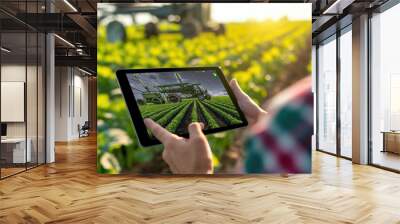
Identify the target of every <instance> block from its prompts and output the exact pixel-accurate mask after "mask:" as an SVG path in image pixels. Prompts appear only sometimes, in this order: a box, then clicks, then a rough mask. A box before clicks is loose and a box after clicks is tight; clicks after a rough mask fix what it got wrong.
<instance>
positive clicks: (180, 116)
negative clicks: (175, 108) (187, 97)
mask: <svg viewBox="0 0 400 224" xmlns="http://www.w3.org/2000/svg"><path fill="white" fill-rule="evenodd" d="M189 102H190V103H187V104H186V106H184V107H183V108H182V109H181V110H180V111H179V113H178V114H177V115H176V116H175V117H173V118H172V120H171V122H169V124H168V125H167V127H166V128H167V130H169V131H171V132H175V131H176V129H177V128H178V126H179V124H180V123H181V122H184V121H183V118H184V117H185V115H186V113H187V112H188V109H189V107H190V105H192V104H193V101H189Z"/></svg>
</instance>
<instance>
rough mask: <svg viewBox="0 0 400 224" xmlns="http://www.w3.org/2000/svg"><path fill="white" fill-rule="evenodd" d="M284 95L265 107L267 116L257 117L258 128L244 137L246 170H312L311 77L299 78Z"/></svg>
mask: <svg viewBox="0 0 400 224" xmlns="http://www.w3.org/2000/svg"><path fill="white" fill-rule="evenodd" d="M288 94H289V95H291V96H289V97H287V96H288ZM283 95H286V97H285V96H281V97H282V98H284V99H283V101H285V102H281V103H280V105H279V106H277V107H276V108H274V109H273V111H271V110H268V113H269V114H268V117H267V118H265V119H260V121H259V122H261V123H262V124H260V123H258V124H256V125H255V126H258V128H254V129H256V130H252V131H251V134H250V135H249V137H248V138H247V139H246V140H245V151H246V159H245V171H246V172H247V173H310V172H311V136H312V134H313V94H312V92H311V79H309V78H307V79H305V80H302V81H300V82H299V83H297V84H295V85H294V86H292V87H291V88H290V90H288V91H286V92H285V94H283ZM277 97H278V98H279V97H280V96H277ZM260 126H261V127H263V128H260Z"/></svg>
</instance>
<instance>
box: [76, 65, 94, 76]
mask: <svg viewBox="0 0 400 224" xmlns="http://www.w3.org/2000/svg"><path fill="white" fill-rule="evenodd" d="M78 69H79V71H81V72H83V73H85V74H87V75H90V76H91V75H92V73H90V72H88V71H86V70H83V69H81V68H79V67H78Z"/></svg>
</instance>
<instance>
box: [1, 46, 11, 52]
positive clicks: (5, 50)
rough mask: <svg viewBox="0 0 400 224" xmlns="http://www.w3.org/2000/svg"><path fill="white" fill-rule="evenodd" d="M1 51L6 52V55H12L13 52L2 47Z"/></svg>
mask: <svg viewBox="0 0 400 224" xmlns="http://www.w3.org/2000/svg"><path fill="white" fill-rule="evenodd" d="M1 50H2V51H4V52H6V53H10V52H11V50H9V49H7V48H5V47H1Z"/></svg>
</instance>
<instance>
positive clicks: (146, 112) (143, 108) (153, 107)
mask: <svg viewBox="0 0 400 224" xmlns="http://www.w3.org/2000/svg"><path fill="white" fill-rule="evenodd" d="M176 105H177V104H176V103H167V104H147V105H140V106H139V109H140V112H141V113H142V115H143V117H149V116H151V114H155V113H156V112H160V111H162V110H168V109H170V108H171V107H174V106H176Z"/></svg>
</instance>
